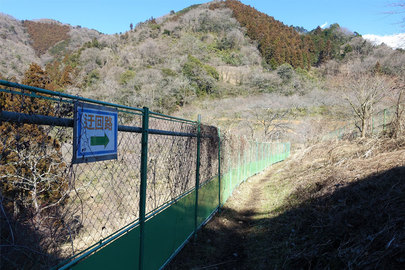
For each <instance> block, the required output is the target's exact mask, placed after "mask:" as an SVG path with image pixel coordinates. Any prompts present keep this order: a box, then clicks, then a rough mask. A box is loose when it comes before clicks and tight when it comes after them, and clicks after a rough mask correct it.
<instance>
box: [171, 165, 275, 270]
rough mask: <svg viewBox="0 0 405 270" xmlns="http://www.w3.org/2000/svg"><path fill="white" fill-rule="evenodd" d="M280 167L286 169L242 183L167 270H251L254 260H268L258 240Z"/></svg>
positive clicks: (273, 195) (268, 171)
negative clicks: (275, 177)
mask: <svg viewBox="0 0 405 270" xmlns="http://www.w3.org/2000/svg"><path fill="white" fill-rule="evenodd" d="M280 166H283V165H282V164H281V163H280V164H276V165H273V167H271V168H270V169H267V170H266V171H265V172H262V173H260V174H258V175H256V176H253V177H251V178H250V179H248V180H247V181H246V182H244V183H242V184H241V185H240V186H239V187H238V189H236V190H235V191H234V193H233V196H232V197H230V198H229V200H228V201H227V203H226V204H225V205H224V207H223V208H222V210H221V212H220V213H219V214H217V215H216V216H215V217H214V218H213V219H212V220H211V221H210V222H209V223H208V224H207V225H206V226H205V227H204V228H203V229H202V230H201V231H199V232H198V235H197V238H196V239H195V241H193V240H192V241H191V242H190V243H188V244H187V245H186V246H185V248H184V249H183V250H182V251H181V252H180V253H179V254H178V256H176V258H175V259H174V260H173V261H172V262H171V263H170V264H169V266H168V267H167V269H251V265H252V262H251V260H252V259H254V260H258V259H259V260H260V259H265V257H266V256H265V254H264V253H263V252H262V251H263V249H262V247H261V243H260V241H258V239H256V237H257V236H258V235H260V231H261V230H262V229H263V226H264V225H265V219H266V218H268V217H269V215H270V212H269V211H268V210H269V204H270V200H271V201H274V199H275V198H274V197H275V196H276V194H275V193H277V190H278V188H276V189H273V188H272V187H274V186H275V185H276V183H277V181H274V179H272V181H270V179H271V178H272V176H273V175H274V172H275V171H277V169H279V167H280ZM271 190H273V192H272V191H271ZM272 193H274V194H272ZM251 254H254V256H251ZM253 257H254V258H253ZM249 266H250V267H249Z"/></svg>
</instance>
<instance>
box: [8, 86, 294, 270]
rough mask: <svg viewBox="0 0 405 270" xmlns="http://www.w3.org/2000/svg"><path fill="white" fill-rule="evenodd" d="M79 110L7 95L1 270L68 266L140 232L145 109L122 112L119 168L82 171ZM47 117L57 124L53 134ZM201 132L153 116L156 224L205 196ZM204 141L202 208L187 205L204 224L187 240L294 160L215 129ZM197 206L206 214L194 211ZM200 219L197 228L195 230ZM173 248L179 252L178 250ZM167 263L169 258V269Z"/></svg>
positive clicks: (149, 193) (113, 163) (64, 99)
mask: <svg viewBox="0 0 405 270" xmlns="http://www.w3.org/2000/svg"><path fill="white" fill-rule="evenodd" d="M51 94H52V95H51ZM78 99H80V100H81V101H82V102H83V101H85V102H91V100H84V99H83V98H78ZM75 101H76V100H75V99H74V98H73V97H71V96H68V95H62V94H61V95H59V96H58V94H56V93H55V92H54V93H50V92H49V93H48V92H46V90H45V91H43V92H41V91H39V92H37V91H34V90H26V89H25V88H24V87H15V88H10V87H8V88H7V87H6V88H3V89H0V106H1V107H0V109H1V110H0V112H1V113H2V114H1V115H2V116H1V118H0V119H1V122H0V131H1V133H0V179H1V182H0V201H1V204H0V229H1V230H0V240H1V243H0V254H1V260H0V268H1V269H49V268H51V267H54V266H56V265H59V266H61V265H65V266H66V263H72V262H73V261H74V258H77V257H79V255H83V256H85V255H88V254H90V253H91V252H92V248H98V247H101V245H102V243H105V242H106V241H107V240H110V239H112V238H113V236H115V235H118V234H120V233H122V232H124V231H126V230H127V229H128V228H130V227H131V226H132V225H133V226H135V225H137V222H138V220H139V213H140V209H139V207H140V205H142V204H140V200H141V199H140V194H141V193H142V192H141V191H140V183H141V180H140V177H141V175H140V170H141V168H140V167H141V150H142V144H141V138H142V134H141V133H139V132H140V130H141V128H140V127H141V126H142V119H143V118H142V117H143V116H142V114H140V113H139V111H140V110H139V109H134V110H131V109H128V108H124V107H122V106H121V107H120V106H119V105H117V107H118V108H119V113H118V124H119V125H120V127H119V132H118V138H117V140H118V141H117V143H118V147H117V149H118V153H117V159H116V160H105V161H98V162H91V163H79V164H73V163H72V157H73V151H74V150H73V149H74V148H73V143H74V142H73V116H74V104H75ZM95 103H97V102H96V101H95ZM99 103H100V102H99ZM104 105H111V104H104ZM3 112H8V113H10V112H11V113H15V114H14V116H17V117H14V116H13V117H14V118H13V119H11V118H9V119H6V118H5V117H4V115H9V116H10V114H3ZM43 116H48V118H47V119H48V120H47V121H48V122H47V124H46V125H45V124H43V123H44V122H43V121H44V120H43V119H44V118H43ZM41 117H42V118H41ZM49 119H51V120H49ZM57 120H61V121H57ZM62 120H63V121H62ZM41 121H42V122H41ZM49 121H50V122H49ZM52 121H53V122H52ZM48 123H49V124H48ZM56 123H58V124H56ZM128 127H130V128H128ZM198 127H199V123H197V122H194V121H189V120H184V119H179V118H174V117H170V116H165V115H161V114H157V113H153V112H152V113H151V114H150V117H149V130H148V131H147V132H148V133H149V134H148V137H149V141H148V151H147V173H146V175H147V185H146V209H145V210H146V211H145V212H146V213H149V215H148V214H147V217H148V218H153V217H154V215H155V214H157V213H158V212H160V211H162V210H163V209H164V208H165V207H166V206H167V207H168V206H170V205H171V204H174V203H175V202H177V201H179V200H180V199H181V198H185V196H186V195H187V194H190V196H191V197H192V196H195V197H196V198H197V196H196V195H195V194H197V192H195V193H192V192H193V191H194V189H195V187H196V174H197V173H196V168H197V160H198V159H197V147H198V145H197V141H198V140H197V134H198ZM131 128H132V129H131ZM124 130H125V131H124ZM129 130H130V131H129ZM200 138H201V143H200V148H199V149H200V159H199V160H200V164H199V188H201V194H200V197H199V198H198V200H197V199H196V200H192V202H191V201H190V200H189V199H187V198H186V199H187V200H185V201H184V202H183V210H184V211H187V212H188V213H189V214H190V213H191V212H194V214H195V216H194V214H193V215H192V217H190V216H189V217H188V218H187V220H188V221H187V222H188V223H187V224H183V225H184V227H186V228H187V230H190V229H192V228H189V227H190V224H194V225H192V226H200V225H201V224H203V223H204V222H205V221H206V219H207V218H208V217H209V216H210V215H211V214H212V213H213V212H214V211H215V209H217V207H218V205H219V204H220V201H219V200H221V201H226V198H228V197H229V196H230V194H231V193H232V191H233V190H234V188H235V187H236V186H238V185H239V184H240V183H241V182H243V181H244V180H246V179H247V178H248V177H250V176H252V175H254V174H256V173H258V172H259V171H261V170H263V169H264V168H265V167H266V166H268V165H270V164H272V163H274V162H277V161H280V160H281V159H283V158H285V157H286V156H287V155H285V156H282V155H281V153H282V152H283V151H284V152H285V151H287V150H286V149H287V148H285V146H283V147H284V148H283V149H284V150H283V149H281V148H280V147H281V146H282V145H281V144H268V143H259V142H253V141H247V140H246V139H245V138H244V137H236V136H234V135H232V134H229V133H225V134H224V136H221V141H220V140H219V137H218V130H217V128H216V127H213V126H208V125H200ZM220 149H221V150H220ZM288 151H289V150H288ZM219 152H221V155H220V158H221V160H220V162H219V160H218V158H219ZM220 164H221V172H220V175H221V181H218V177H217V176H218V173H219V165H220ZM193 194H194V195H193ZM221 196H222V198H221ZM190 203H197V204H196V205H195V208H194V206H193V207H191V208H190V205H189V204H190ZM178 207H179V206H178ZM190 209H191V210H192V211H190ZM194 209H195V211H194ZM183 210H182V211H183ZM163 218H166V220H167V221H169V222H172V223H173V224H174V223H176V222H180V220H183V221H184V220H185V219H183V217H181V216H177V214H174V216H173V215H169V214H168V215H167V216H164V217H163ZM194 218H195V220H196V222H195V223H194V222H191V221H190V220H192V219H194ZM197 223H198V224H197ZM176 224H177V223H176ZM151 226H154V225H153V224H152V225H151ZM172 229H173V233H174V234H176V235H177V236H178V237H180V236H181V237H183V236H182V233H178V232H176V230H178V228H177V227H175V226H174V227H173V228H172ZM194 229H196V227H195V228H194ZM151 234H153V232H149V235H151ZM187 236H188V235H185V236H184V237H187ZM185 239H186V238H184V239H177V238H176V237H174V238H173V239H172V240H171V241H173V245H175V244H174V243H182V241H185ZM138 244H139V243H134V245H138ZM171 245H172V244H170V245H168V246H170V249H174V250H176V249H177V248H178V246H171ZM176 245H177V244H176ZM131 256H132V255H131ZM162 256H163V255H162ZM166 259H167V258H160V260H161V261H162V262H164V261H165V260H166Z"/></svg>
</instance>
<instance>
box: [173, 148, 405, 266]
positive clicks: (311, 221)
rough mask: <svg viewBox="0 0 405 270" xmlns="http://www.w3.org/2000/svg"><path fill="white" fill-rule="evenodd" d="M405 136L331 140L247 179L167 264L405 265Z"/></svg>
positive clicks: (298, 153)
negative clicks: (392, 138)
mask: <svg viewBox="0 0 405 270" xmlns="http://www.w3.org/2000/svg"><path fill="white" fill-rule="evenodd" d="M404 163H405V140H396V141H393V140H356V141H352V142H349V141H340V142H326V143H320V144H317V145H314V146H312V147H309V148H307V149H305V150H302V151H299V152H297V153H296V154H295V155H294V156H293V157H292V158H291V159H290V160H288V161H286V162H284V163H279V164H276V165H274V166H273V167H272V168H270V169H269V170H268V171H267V172H265V173H263V174H261V175H257V176H255V177H253V178H251V179H249V180H248V181H247V182H245V183H243V184H242V185H241V186H240V187H239V188H238V189H237V190H236V191H235V192H234V194H233V196H232V197H231V198H230V199H229V200H228V202H227V203H226V204H225V206H224V208H223V210H222V211H221V213H220V214H217V215H216V216H215V217H214V218H213V219H212V220H211V221H210V222H209V223H208V224H207V225H206V226H205V227H204V228H203V229H202V230H201V231H200V232H199V233H198V235H197V237H196V239H195V241H191V242H190V243H188V244H187V245H186V246H185V248H184V249H183V250H182V251H181V252H180V253H179V254H178V256H176V257H175V258H174V259H173V261H172V262H171V263H170V264H169V265H168V267H167V269H405V167H404Z"/></svg>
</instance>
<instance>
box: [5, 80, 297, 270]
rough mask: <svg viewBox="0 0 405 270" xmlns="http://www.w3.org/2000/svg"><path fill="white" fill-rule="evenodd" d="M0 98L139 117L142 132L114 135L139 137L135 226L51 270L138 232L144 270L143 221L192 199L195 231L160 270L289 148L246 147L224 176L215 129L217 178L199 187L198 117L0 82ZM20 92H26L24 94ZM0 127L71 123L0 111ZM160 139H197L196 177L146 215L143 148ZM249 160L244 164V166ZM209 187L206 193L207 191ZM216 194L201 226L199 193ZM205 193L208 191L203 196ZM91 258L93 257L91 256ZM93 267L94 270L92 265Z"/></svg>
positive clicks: (256, 144)
mask: <svg viewBox="0 0 405 270" xmlns="http://www.w3.org/2000/svg"><path fill="white" fill-rule="evenodd" d="M0 86H3V87H1V88H0V92H4V93H9V94H13V95H26V96H30V97H35V98H41V99H49V100H53V101H59V102H61V101H62V102H67V103H73V102H76V101H81V102H86V103H91V104H98V105H103V106H108V107H114V108H117V109H118V110H119V111H125V112H129V113H133V114H137V115H140V116H141V117H142V126H141V127H137V126H126V125H119V126H118V131H119V132H134V133H139V134H141V136H142V137H141V145H142V146H141V161H140V194H139V196H140V197H139V198H140V199H139V219H138V220H135V221H133V222H131V223H129V224H127V225H126V226H124V227H122V228H121V229H120V230H118V231H116V232H115V233H113V234H111V235H110V236H108V237H106V238H104V239H102V240H100V241H99V242H98V243H95V244H93V245H91V246H89V247H87V248H86V249H85V250H83V251H81V252H79V253H77V254H75V255H74V256H73V257H71V258H69V259H68V260H66V261H64V262H62V263H60V264H59V265H57V266H56V267H55V268H57V269H70V268H76V269H81V268H86V267H88V266H89V265H91V263H90V264H84V265H82V264H81V262H83V261H86V259H87V258H89V257H91V256H93V255H96V254H97V251H99V250H100V249H102V248H106V246H108V245H109V244H110V243H112V242H114V241H115V240H117V239H118V238H121V237H126V236H125V234H126V233H128V232H130V231H132V230H133V229H135V228H139V254H138V255H137V257H138V265H137V267H138V269H145V267H146V266H145V261H144V259H145V254H144V253H145V251H144V250H145V247H144V246H145V241H146V240H145V223H146V222H147V221H148V220H151V219H153V218H154V217H156V216H157V215H159V214H160V213H163V212H164V211H165V210H167V209H168V208H170V207H171V206H173V205H175V204H176V203H178V202H179V201H181V200H182V199H183V198H186V197H190V196H195V198H194V201H195V205H194V228H193V231H192V232H191V233H190V234H189V235H188V237H186V238H185V239H184V240H183V241H182V243H181V244H180V245H179V246H178V247H176V249H175V250H174V252H172V253H171V255H170V256H169V257H168V258H164V259H165V260H164V261H165V262H164V263H163V264H162V265H161V266H160V267H161V268H163V267H164V266H165V265H166V264H167V263H168V262H169V261H170V260H171V259H172V258H173V257H174V256H175V255H176V254H177V253H178V252H179V251H180V250H181V248H182V247H183V246H184V245H185V244H186V243H187V241H188V240H189V239H190V238H191V237H192V236H193V235H196V233H197V231H198V230H199V229H200V228H201V227H202V226H203V225H204V224H205V223H206V222H207V221H208V220H209V219H210V218H211V217H212V216H213V215H214V214H215V213H216V212H217V211H218V210H219V209H220V208H221V206H222V205H223V204H224V203H225V201H226V200H227V199H228V198H229V196H231V195H232V191H233V190H234V189H235V188H236V187H238V186H239V184H240V183H242V182H244V181H245V180H246V179H247V178H249V177H251V176H252V175H255V174H257V173H259V172H261V171H262V170H264V169H265V168H267V167H268V166H269V165H271V164H274V163H277V162H280V161H282V160H284V159H285V158H287V157H288V156H289V154H290V143H259V142H257V141H256V142H249V150H248V151H249V152H242V153H241V152H240V150H238V153H237V161H230V159H228V166H227V167H228V170H227V171H226V172H224V171H222V168H223V167H224V165H223V164H221V161H222V160H224V161H225V160H226V158H224V157H223V155H222V154H221V152H222V150H221V139H222V137H221V135H220V132H219V129H218V134H217V135H216V136H217V138H218V141H219V145H218V164H217V166H218V173H217V175H216V176H215V177H214V178H213V179H209V180H208V181H204V182H203V183H200V165H201V164H200V163H201V161H200V155H201V154H200V148H201V140H202V139H203V136H202V134H201V118H200V116H199V117H198V120H197V121H191V120H187V119H182V118H178V117H173V116H168V115H163V114H160V113H156V112H151V111H149V109H148V108H147V107H144V108H142V109H140V108H134V107H129V106H124V105H119V104H113V103H108V102H103V101H97V100H93V99H88V98H83V97H78V96H73V95H69V94H65V93H59V92H54V91H50V90H46V89H42V88H37V87H32V86H26V85H21V84H17V83H12V82H8V81H3V80H0ZM7 88H14V89H20V90H22V91H15V90H11V89H7ZM24 91H28V92H29V93H26V92H24ZM151 117H153V118H156V119H162V120H167V121H175V122H181V123H188V124H190V125H193V126H195V127H196V133H185V132H174V131H168V130H159V129H150V128H149V119H150V118H151ZM0 121H7V122H14V123H26V124H36V125H52V126H61V127H73V125H74V123H73V122H74V121H73V119H71V118H60V117H53V116H45V115H38V114H37V115H32V114H25V113H19V112H11V111H4V110H1V111H0ZM150 134H154V135H162V136H178V137H191V138H196V142H197V147H196V148H197V149H196V150H195V151H196V156H197V161H196V164H195V166H196V168H195V171H196V174H195V186H194V188H193V189H192V190H189V191H187V192H185V193H183V194H181V195H180V196H179V197H178V198H176V199H174V200H172V201H169V202H166V203H165V204H163V205H161V206H160V207H158V208H156V209H154V210H153V211H151V212H150V213H146V210H145V209H146V188H147V169H148V145H149V140H148V139H149V135H150ZM248 159H249V160H248ZM208 186H210V187H208ZM208 188H210V189H215V190H217V191H215V192H216V193H217V194H214V195H215V197H217V198H218V199H217V200H218V201H217V202H216V203H215V205H214V206H213V207H212V206H211V208H210V209H209V213H208V214H207V215H206V216H203V220H202V221H201V216H199V215H198V214H199V211H200V208H199V207H200V206H199V202H200V198H199V191H200V190H202V191H204V190H205V189H208ZM204 192H207V191H204ZM92 254H93V255H92ZM92 267H95V266H94V265H93V266H92Z"/></svg>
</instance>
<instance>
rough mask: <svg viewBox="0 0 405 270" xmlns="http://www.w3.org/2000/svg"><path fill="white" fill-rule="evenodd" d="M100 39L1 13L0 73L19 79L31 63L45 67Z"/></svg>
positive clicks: (90, 32) (95, 34)
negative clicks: (85, 44)
mask: <svg viewBox="0 0 405 270" xmlns="http://www.w3.org/2000/svg"><path fill="white" fill-rule="evenodd" d="M101 36H102V34H101V33H99V32H98V31H96V30H91V29H88V28H82V27H80V26H76V27H73V26H71V25H68V24H63V23H60V22H58V21H54V20H49V19H42V20H36V21H28V20H23V21H20V20H17V19H15V18H13V17H12V16H9V15H7V14H4V13H0V48H1V49H2V50H1V55H0V74H1V75H3V76H4V77H7V78H12V77H14V78H16V79H20V78H21V77H22V75H23V74H24V72H25V70H27V69H28V66H29V64H30V63H33V62H34V63H38V64H40V65H42V66H45V65H46V64H47V63H49V62H51V61H53V60H55V59H57V58H63V57H64V56H65V54H66V53H69V52H72V51H75V50H77V49H79V48H80V47H81V46H82V45H83V44H84V43H86V42H89V41H92V40H93V39H97V38H100V37H101Z"/></svg>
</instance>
